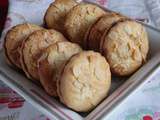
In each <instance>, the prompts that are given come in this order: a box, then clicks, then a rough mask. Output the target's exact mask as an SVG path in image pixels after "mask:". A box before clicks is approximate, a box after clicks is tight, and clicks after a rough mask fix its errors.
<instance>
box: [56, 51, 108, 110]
mask: <svg viewBox="0 0 160 120" xmlns="http://www.w3.org/2000/svg"><path fill="white" fill-rule="evenodd" d="M110 84H111V73H110V69H109V65H108V63H107V61H106V60H105V58H104V57H103V56H101V55H100V54H99V53H96V52H93V51H86V52H81V53H78V54H76V55H74V56H73V57H72V58H71V59H70V60H69V61H68V63H67V64H66V66H65V68H64V70H63V72H62V75H61V79H60V80H59V83H58V84H57V86H58V94H59V97H60V100H61V101H62V102H63V103H65V104H66V105H67V106H68V107H70V108H72V109H73V110H75V111H80V112H85V111H89V110H91V109H92V108H94V107H95V106H96V105H97V104H98V103H99V102H100V101H101V100H102V99H104V98H105V97H106V96H107V93H108V90H109V88H110Z"/></svg>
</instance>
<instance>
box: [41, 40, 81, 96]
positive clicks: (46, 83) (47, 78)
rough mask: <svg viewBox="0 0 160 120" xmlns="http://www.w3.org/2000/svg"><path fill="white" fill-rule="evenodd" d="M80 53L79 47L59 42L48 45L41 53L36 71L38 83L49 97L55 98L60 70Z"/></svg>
mask: <svg viewBox="0 0 160 120" xmlns="http://www.w3.org/2000/svg"><path fill="white" fill-rule="evenodd" d="M81 51H82V49H81V47H80V46H79V45H77V44H74V43H71V42H67V41H61V42H57V43H55V44H52V45H50V46H49V47H48V48H46V49H45V50H44V51H43V52H42V56H41V57H40V58H39V60H38V71H39V76H40V82H41V84H42V86H43V87H44V89H45V90H46V92H47V93H48V94H49V95H51V96H57V85H56V82H57V80H58V79H59V76H60V73H61V72H60V71H61V68H62V67H63V65H64V63H65V62H66V61H67V60H68V59H69V58H70V57H71V56H73V55H74V54H77V53H79V52H81Z"/></svg>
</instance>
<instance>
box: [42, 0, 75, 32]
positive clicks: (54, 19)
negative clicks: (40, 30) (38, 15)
mask: <svg viewBox="0 0 160 120" xmlns="http://www.w3.org/2000/svg"><path fill="white" fill-rule="evenodd" d="M76 5H77V2H76V1H75V0H56V1H55V2H53V3H51V4H50V6H49V8H48V9H47V11H46V14H45V16H44V22H45V25H46V26H47V27H48V28H54V29H56V30H58V31H61V32H63V33H64V21H65V17H66V14H67V13H68V12H69V10H70V9H71V8H73V7H74V6H76Z"/></svg>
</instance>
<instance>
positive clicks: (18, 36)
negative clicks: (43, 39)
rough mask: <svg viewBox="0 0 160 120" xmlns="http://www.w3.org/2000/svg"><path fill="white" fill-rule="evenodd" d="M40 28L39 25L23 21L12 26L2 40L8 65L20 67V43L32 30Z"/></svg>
mask: <svg viewBox="0 0 160 120" xmlns="http://www.w3.org/2000/svg"><path fill="white" fill-rule="evenodd" d="M40 29H42V28H41V27H40V26H37V25H34V24H30V23H24V24H19V25H16V26H14V27H12V28H11V29H10V30H9V31H8V32H7V34H6V37H5V41H4V50H5V55H6V58H7V61H8V62H9V64H10V65H13V66H16V67H17V68H20V69H21V64H20V53H19V50H20V47H21V44H22V42H23V40H25V39H26V38H27V37H28V36H29V35H30V34H31V33H32V32H34V31H36V30H40Z"/></svg>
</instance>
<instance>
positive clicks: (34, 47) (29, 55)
mask: <svg viewBox="0 0 160 120" xmlns="http://www.w3.org/2000/svg"><path fill="white" fill-rule="evenodd" d="M64 40H66V39H65V38H64V36H63V35H62V34H61V33H59V32H58V31H56V30H53V29H52V30H38V31H35V32H33V33H32V34H31V35H30V36H29V37H28V38H27V39H26V40H25V41H24V42H23V43H22V48H21V50H22V54H21V63H22V68H23V70H24V72H25V73H26V75H27V77H28V78H30V79H34V80H39V75H38V68H37V67H38V66H37V60H38V58H39V57H40V55H41V52H42V51H43V50H44V49H45V48H47V47H48V46H49V45H51V44H54V43H56V42H57V41H64Z"/></svg>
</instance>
